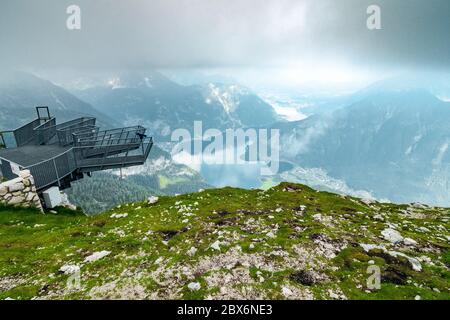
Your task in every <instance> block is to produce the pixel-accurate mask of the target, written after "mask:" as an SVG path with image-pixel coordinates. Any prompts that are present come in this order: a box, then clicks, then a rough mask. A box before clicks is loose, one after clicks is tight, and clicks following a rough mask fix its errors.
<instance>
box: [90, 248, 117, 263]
mask: <svg viewBox="0 0 450 320" xmlns="http://www.w3.org/2000/svg"><path fill="white" fill-rule="evenodd" d="M110 253H111V251H105V250H103V251H99V252H94V253H93V254H91V255H90V256H88V257H86V258H85V259H84V262H95V261H97V260H100V259H102V258H104V257H106V256H107V255H109V254H110Z"/></svg>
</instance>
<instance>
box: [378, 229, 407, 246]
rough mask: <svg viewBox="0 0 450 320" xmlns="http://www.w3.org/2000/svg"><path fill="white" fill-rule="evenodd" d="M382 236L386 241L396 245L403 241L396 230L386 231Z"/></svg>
mask: <svg viewBox="0 0 450 320" xmlns="http://www.w3.org/2000/svg"><path fill="white" fill-rule="evenodd" d="M381 235H382V236H383V238H384V239H386V240H387V241H389V242H391V243H394V244H396V243H399V242H402V241H403V237H402V235H401V234H400V233H399V232H398V231H397V230H394V229H392V228H387V229H384V230H383V231H381Z"/></svg>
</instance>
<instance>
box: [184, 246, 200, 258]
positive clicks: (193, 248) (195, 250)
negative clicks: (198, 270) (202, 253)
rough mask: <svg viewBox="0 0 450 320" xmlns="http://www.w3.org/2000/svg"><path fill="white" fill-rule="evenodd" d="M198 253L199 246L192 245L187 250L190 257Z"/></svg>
mask: <svg viewBox="0 0 450 320" xmlns="http://www.w3.org/2000/svg"><path fill="white" fill-rule="evenodd" d="M196 253H197V248H195V247H191V248H190V249H189V250H188V251H186V254H187V255H188V256H190V257H193V256H194V255H195V254H196Z"/></svg>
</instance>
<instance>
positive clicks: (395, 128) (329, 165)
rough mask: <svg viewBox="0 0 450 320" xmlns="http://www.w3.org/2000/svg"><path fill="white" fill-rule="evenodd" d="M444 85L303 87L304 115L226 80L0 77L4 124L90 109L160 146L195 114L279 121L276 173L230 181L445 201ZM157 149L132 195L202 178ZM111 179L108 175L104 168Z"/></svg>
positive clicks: (133, 179)
mask: <svg viewBox="0 0 450 320" xmlns="http://www.w3.org/2000/svg"><path fill="white" fill-rule="evenodd" d="M8 77H9V79H8ZM172 79H173V77H172ZM214 79H220V77H214ZM208 80H211V79H208ZM449 88H450V86H449V82H448V80H447V79H446V78H433V79H432V80H430V78H426V79H425V78H424V79H421V78H412V77H407V78H405V77H403V78H393V79H388V80H384V81H380V82H378V83H375V84H373V85H372V86H369V87H368V88H365V89H363V90H361V91H358V92H355V93H353V94H345V95H342V96H337V97H318V96H314V97H312V96H311V97H308V96H307V95H302V94H300V93H299V94H298V95H297V96H295V95H293V96H295V98H293V100H295V101H296V102H298V103H299V104H301V105H302V106H303V107H304V106H307V109H303V107H302V109H299V111H301V112H303V113H304V114H305V115H307V116H308V117H307V118H306V119H303V120H300V121H291V122H289V121H285V120H282V119H283V117H282V116H281V115H279V114H277V112H276V109H277V108H273V107H272V106H271V105H270V104H269V103H268V102H267V99H262V98H260V97H259V96H258V95H257V94H256V93H254V92H252V90H250V89H248V88H246V87H244V86H242V85H239V84H237V83H232V82H231V80H230V81H225V82H224V83H220V82H209V81H204V82H200V81H199V82H196V83H190V84H184V85H182V84H178V83H176V82H174V81H172V80H170V79H169V78H168V77H166V76H164V75H163V74H161V73H159V72H155V71H149V72H128V73H118V74H117V75H114V76H111V77H108V78H107V79H105V81H103V82H102V83H98V82H97V83H95V84H93V85H90V86H84V87H83V89H74V88H71V89H70V93H69V91H67V90H65V89H63V88H62V87H60V86H56V85H54V84H52V83H51V82H49V81H46V80H43V79H40V78H38V77H36V76H33V75H30V74H26V73H21V72H20V73H15V74H7V75H5V76H3V77H2V80H1V82H0V106H1V109H0V125H1V127H2V128H3V129H9V128H11V127H14V126H17V125H19V124H21V123H23V122H24V121H25V120H29V119H31V118H33V117H34V111H33V110H32V108H33V107H34V106H35V105H48V106H49V107H50V108H51V111H52V113H54V114H55V115H56V116H58V117H59V118H60V119H61V118H62V119H68V118H71V117H74V116H79V115H94V116H96V117H98V118H99V120H100V121H101V122H103V123H105V124H106V125H107V126H118V125H135V124H141V125H144V126H146V127H147V128H149V132H150V134H151V135H153V136H154V137H155V138H156V142H157V144H158V143H159V146H160V147H162V148H166V146H165V145H164V143H163V142H164V141H168V140H169V139H170V133H171V132H172V130H174V129H176V128H186V129H188V130H191V129H192V125H193V122H194V121H199V120H200V121H202V122H203V127H204V128H205V129H206V128H217V129H220V130H224V129H226V128H241V127H265V128H277V129H280V132H281V140H280V141H281V160H282V161H283V165H282V169H281V171H280V173H279V174H278V175H277V176H274V177H271V178H270V179H265V180H264V179H260V177H254V178H252V179H251V181H250V182H249V181H248V174H247V175H244V174H241V173H240V172H236V173H235V174H236V177H237V178H236V179H228V180H226V181H233V183H234V184H235V185H236V186H246V187H260V186H263V185H264V184H266V185H267V184H268V183H269V184H270V183H277V182H279V181H283V180H292V181H294V182H295V181H297V182H303V183H309V184H311V185H313V186H314V187H316V188H321V189H326V190H331V191H335V192H342V193H350V194H356V195H359V196H366V195H367V196H368V197H369V196H374V197H376V198H379V199H389V200H392V201H398V202H414V201H421V202H426V203H431V204H438V205H443V206H450V153H449V151H448V148H449V144H450V125H449V123H450V103H449V102H448V101H447V100H448V99H447V97H448V96H450V94H449V93H450V90H449ZM275 98H276V97H275ZM287 101H289V100H287ZM296 107H297V106H294V107H293V108H296ZM305 110H306V111H305ZM166 149H167V148H166ZM155 150H158V151H155V152H156V153H153V154H152V155H151V161H150V162H149V163H147V165H146V166H143V167H141V168H131V169H129V170H127V171H126V172H125V176H126V179H125V180H126V181H127V183H128V184H127V188H132V187H131V186H132V185H133V186H135V187H136V190H137V191H136V194H140V193H139V192H141V191H142V189H141V188H142V187H144V188H147V190H149V192H150V193H152V192H161V193H182V192H189V191H195V189H197V188H198V187H199V186H207V184H206V183H205V181H204V179H202V177H201V176H200V175H199V174H198V173H197V172H195V171H192V170H191V169H189V168H187V167H186V166H183V165H178V164H176V163H174V162H173V160H172V159H171V157H170V155H169V154H168V153H164V152H163V151H162V150H160V149H158V148H157V149H155ZM156 154H159V156H156ZM215 170H218V171H213V172H209V173H208V172H202V174H204V176H205V177H207V178H208V179H207V180H208V181H209V184H213V185H214V184H216V182H217V180H209V179H210V178H211V177H213V178H217V177H220V176H226V177H228V176H229V175H230V174H232V173H233V172H232V171H233V170H231V171H230V168H225V167H224V168H216V169H215ZM220 171H222V174H221V172H220ZM165 173H166V174H165ZM112 174H114V173H112ZM110 178H111V179H113V178H114V176H108V177H107V176H103V179H110ZM116 178H117V176H115V178H114V179H116ZM244 179H246V180H245V181H244ZM86 181H89V180H86ZM83 183H86V184H87V183H88V182H84V181H83V182H80V184H81V186H82V185H83ZM217 185H222V184H220V183H219V182H217ZM177 186H179V187H177ZM80 188H81V187H77V189H78V190H79V192H80V193H81V192H82V188H81V189H80ZM164 189H165V190H164ZM72 196H73V195H72ZM108 201H110V200H108ZM108 201H106V202H108ZM100 202H101V201H100ZM103 202H105V201H103ZM106 202H105V203H106ZM107 205H108V204H102V205H100V206H99V207H101V208H104V207H105V206H107Z"/></svg>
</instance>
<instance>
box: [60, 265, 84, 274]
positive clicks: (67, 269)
mask: <svg viewBox="0 0 450 320" xmlns="http://www.w3.org/2000/svg"><path fill="white" fill-rule="evenodd" d="M79 271H80V267H79V266H77V265H74V264H66V265H64V266H62V267H61V268H59V272H62V273H64V274H74V273H77V272H79Z"/></svg>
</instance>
